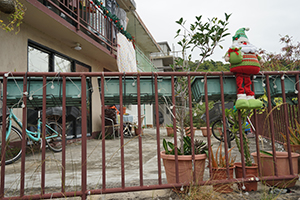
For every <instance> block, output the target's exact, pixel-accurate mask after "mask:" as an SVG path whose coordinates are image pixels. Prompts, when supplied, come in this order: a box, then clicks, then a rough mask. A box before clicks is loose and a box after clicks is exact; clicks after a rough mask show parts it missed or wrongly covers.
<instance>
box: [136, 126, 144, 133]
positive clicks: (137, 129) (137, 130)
mask: <svg viewBox="0 0 300 200" xmlns="http://www.w3.org/2000/svg"><path fill="white" fill-rule="evenodd" d="M143 130H144V129H143V128H141V134H142V135H144V132H143ZM134 133H135V135H140V133H139V128H138V127H134Z"/></svg>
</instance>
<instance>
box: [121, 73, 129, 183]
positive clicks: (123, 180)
mask: <svg viewBox="0 0 300 200" xmlns="http://www.w3.org/2000/svg"><path fill="white" fill-rule="evenodd" d="M124 78H126V76H125V74H124ZM124 82H125V81H124ZM122 85H123V84H122V75H120V76H119V92H120V128H121V129H120V131H121V140H120V143H121V144H120V145H121V182H122V188H125V163H124V161H125V159H124V134H123V88H122ZM124 87H126V86H124ZM128 131H129V130H128Z"/></svg>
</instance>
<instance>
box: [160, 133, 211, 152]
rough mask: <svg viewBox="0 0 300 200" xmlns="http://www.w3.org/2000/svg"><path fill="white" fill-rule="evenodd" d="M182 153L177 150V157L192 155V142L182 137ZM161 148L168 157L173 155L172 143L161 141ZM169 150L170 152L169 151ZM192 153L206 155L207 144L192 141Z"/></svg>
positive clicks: (196, 140) (173, 146)
mask: <svg viewBox="0 0 300 200" xmlns="http://www.w3.org/2000/svg"><path fill="white" fill-rule="evenodd" d="M183 141H184V142H183V151H181V150H180V149H179V148H177V152H178V155H192V140H191V138H190V137H189V136H184V137H183ZM163 147H164V149H165V153H166V154H169V155H175V148H176V147H175V145H174V144H173V143H172V142H167V141H166V140H165V139H163ZM169 148H170V149H171V150H169ZM194 151H195V154H203V153H206V154H208V149H207V144H206V143H205V142H203V141H202V140H198V139H195V141H194Z"/></svg>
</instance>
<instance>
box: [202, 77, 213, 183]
mask: <svg viewBox="0 0 300 200" xmlns="http://www.w3.org/2000/svg"><path fill="white" fill-rule="evenodd" d="M204 98H205V111H206V112H205V114H206V130H209V131H210V124H209V108H208V89H207V74H205V76H204ZM209 131H208V134H207V146H208V168H209V176H210V178H213V177H212V163H211V162H212V159H211V158H212V154H213V152H211V149H212V148H210V147H211V139H210V132H209Z"/></svg>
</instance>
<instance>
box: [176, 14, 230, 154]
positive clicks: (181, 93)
mask: <svg viewBox="0 0 300 200" xmlns="http://www.w3.org/2000/svg"><path fill="white" fill-rule="evenodd" d="M229 17H230V15H228V14H226V13H225V20H221V19H218V18H216V17H213V18H212V19H208V22H205V23H204V22H203V21H202V16H201V15H200V16H199V17H196V21H195V22H194V23H193V24H190V26H189V28H186V27H185V21H184V19H183V18H180V19H179V20H178V21H176V23H177V24H179V25H180V26H181V29H179V30H177V34H176V36H175V37H181V40H180V41H178V44H179V45H180V46H181V48H182V49H181V53H182V57H181V58H180V57H177V58H176V60H175V65H174V66H173V70H174V71H182V72H190V71H194V72H196V71H198V69H199V67H200V65H201V64H202V63H203V62H204V60H205V59H207V58H208V57H209V56H211V55H212V54H213V53H214V50H215V48H216V47H218V46H219V47H220V48H223V47H222V46H221V45H220V42H221V41H223V39H224V37H226V36H227V35H229V33H227V30H228V28H227V25H228V23H229V22H228V20H229ZM182 33H183V34H182ZM196 49H198V50H199V51H200V52H199V56H200V59H199V60H197V63H196V65H193V62H192V61H191V58H192V54H191V53H190V54H189V53H187V50H190V52H194V51H195V50H196ZM177 69H179V70H177ZM191 81H192V80H191ZM175 92H176V96H177V101H176V103H177V105H175V109H176V121H177V122H178V126H179V128H180V142H181V146H180V149H181V151H183V142H184V141H183V137H184V126H185V123H184V119H185V118H186V116H187V114H188V112H187V104H186V102H187V100H188V77H186V76H179V77H177V81H176V85H175ZM189 112H192V110H189ZM190 121H191V120H190ZM190 123H192V122H190Z"/></svg>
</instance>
